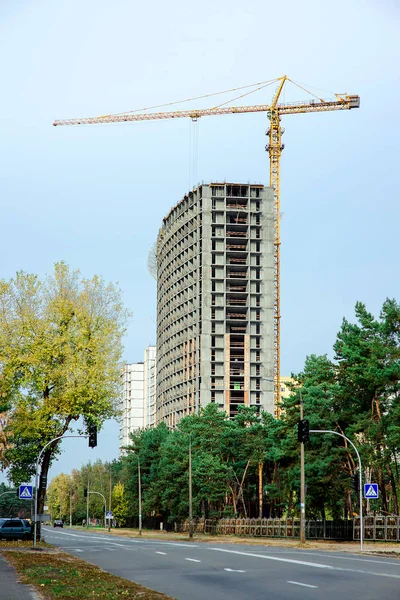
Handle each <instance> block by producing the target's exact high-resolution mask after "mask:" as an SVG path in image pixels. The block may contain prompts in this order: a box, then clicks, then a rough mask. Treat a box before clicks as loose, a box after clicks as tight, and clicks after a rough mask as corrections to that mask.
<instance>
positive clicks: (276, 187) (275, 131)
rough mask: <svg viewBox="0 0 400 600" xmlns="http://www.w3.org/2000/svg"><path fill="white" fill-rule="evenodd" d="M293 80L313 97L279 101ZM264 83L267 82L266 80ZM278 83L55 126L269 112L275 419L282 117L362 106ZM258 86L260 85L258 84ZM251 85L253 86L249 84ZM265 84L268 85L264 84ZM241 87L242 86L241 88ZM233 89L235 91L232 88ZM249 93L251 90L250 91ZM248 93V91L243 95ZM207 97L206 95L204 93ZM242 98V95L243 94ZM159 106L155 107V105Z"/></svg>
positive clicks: (346, 98)
mask: <svg viewBox="0 0 400 600" xmlns="http://www.w3.org/2000/svg"><path fill="white" fill-rule="evenodd" d="M287 81H290V82H291V83H293V84H295V85H297V87H300V88H301V89H303V90H304V91H306V92H307V93H309V94H311V95H312V96H313V98H312V99H311V100H308V101H300V102H291V103H280V102H279V99H280V98H281V96H282V91H283V89H284V86H285V83H286V82H287ZM264 83H265V82H264ZM271 83H277V88H276V91H275V94H274V96H273V99H272V102H271V104H258V105H254V106H223V105H221V106H217V107H214V108H204V109H189V110H178V111H171V112H136V111H133V112H127V113H121V114H115V115H105V116H100V117H87V118H80V119H61V120H56V121H54V123H53V125H54V126H60V125H92V124H102V123H123V122H127V121H151V120H154V119H179V118H189V119H192V121H197V120H198V119H200V118H201V117H206V116H212V115H229V114H243V113H256V112H266V113H267V117H268V119H269V128H268V130H267V132H266V135H267V136H268V138H269V139H268V144H267V146H266V150H267V152H268V154H269V160H270V167H269V181H270V186H271V188H273V191H274V227H275V234H274V377H273V379H274V414H275V417H276V418H279V416H280V396H281V387H280V319H281V311H280V303H281V302H280V246H281V234H280V159H281V154H282V150H283V148H284V145H283V144H282V134H283V128H282V127H281V117H282V116H283V115H294V114H302V113H313V112H327V111H333V110H351V109H352V108H359V107H360V97H359V96H356V95H349V94H335V98H333V99H330V100H324V99H322V98H319V97H318V96H316V95H315V94H313V93H311V92H309V91H308V90H306V89H305V88H303V87H302V86H301V85H299V84H297V83H296V82H294V81H292V80H291V79H289V77H287V76H286V75H284V76H283V77H278V78H277V79H274V80H272V81H269V82H266V85H270V84H271ZM255 85H258V84H255ZM246 87H251V86H246ZM263 87H266V86H263ZM240 89H242V88H240ZM258 89H261V88H258ZM232 91H233V90H232ZM249 93H250V92H249ZM243 95H247V94H243ZM203 97H206V96H203ZM241 97H242V96H241ZM154 108H156V107H154Z"/></svg>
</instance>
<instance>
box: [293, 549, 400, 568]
mask: <svg viewBox="0 0 400 600" xmlns="http://www.w3.org/2000/svg"><path fill="white" fill-rule="evenodd" d="M285 554H298V552H291V551H290V550H288V551H287V552H285ZM301 554H302V555H303V554H308V556H322V557H323V558H339V559H340V560H353V561H357V562H367V563H377V564H378V565H394V566H396V567H400V561H399V560H394V561H393V562H389V561H388V560H383V559H382V560H372V559H370V558H353V557H352V556H338V555H337V554H320V553H319V552H318V553H317V552H304V551H303V550H302V551H301Z"/></svg>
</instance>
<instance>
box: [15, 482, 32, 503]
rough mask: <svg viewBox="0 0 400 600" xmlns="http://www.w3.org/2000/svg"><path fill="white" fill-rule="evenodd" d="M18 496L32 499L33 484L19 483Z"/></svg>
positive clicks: (23, 498) (22, 498) (21, 498)
mask: <svg viewBox="0 0 400 600" xmlns="http://www.w3.org/2000/svg"><path fill="white" fill-rule="evenodd" d="M18 498H19V499H20V500H32V498H33V486H32V485H20V486H19V494H18Z"/></svg>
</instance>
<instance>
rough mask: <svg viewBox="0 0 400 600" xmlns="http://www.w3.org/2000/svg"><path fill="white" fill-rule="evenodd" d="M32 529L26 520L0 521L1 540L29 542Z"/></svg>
mask: <svg viewBox="0 0 400 600" xmlns="http://www.w3.org/2000/svg"><path fill="white" fill-rule="evenodd" d="M31 529H32V528H31V525H30V524H29V522H28V521H26V520H24V519H0V540H29V539H31V538H32V533H31Z"/></svg>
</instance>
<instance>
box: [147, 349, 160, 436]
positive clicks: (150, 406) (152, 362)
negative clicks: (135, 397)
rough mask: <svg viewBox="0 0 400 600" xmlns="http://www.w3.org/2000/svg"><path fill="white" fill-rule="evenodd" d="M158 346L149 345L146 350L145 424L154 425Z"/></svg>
mask: <svg viewBox="0 0 400 600" xmlns="http://www.w3.org/2000/svg"><path fill="white" fill-rule="evenodd" d="M156 355H157V348H156V346H148V348H146V349H145V351H144V426H145V427H154V425H157V423H156V366H157V365H156Z"/></svg>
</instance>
